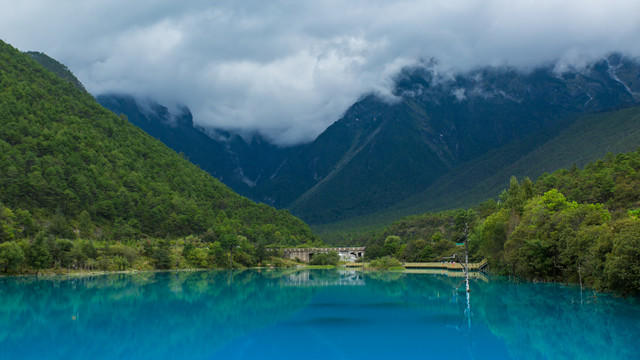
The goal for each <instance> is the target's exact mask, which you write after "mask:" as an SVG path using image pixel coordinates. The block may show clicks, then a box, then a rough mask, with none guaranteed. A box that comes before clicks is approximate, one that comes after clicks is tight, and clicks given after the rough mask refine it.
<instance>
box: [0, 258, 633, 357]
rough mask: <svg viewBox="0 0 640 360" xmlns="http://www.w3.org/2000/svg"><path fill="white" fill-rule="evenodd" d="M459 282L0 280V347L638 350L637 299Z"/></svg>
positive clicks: (599, 353)
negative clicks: (466, 286)
mask: <svg viewBox="0 0 640 360" xmlns="http://www.w3.org/2000/svg"><path fill="white" fill-rule="evenodd" d="M461 280H462V279H460V278H455V277H447V276H443V275H427V274H400V273H382V272H375V273H358V272H352V271H337V270H336V271H320V270H318V271H308V270H307V271H298V272H283V271H274V270H272V271H264V270H263V271H257V270H251V271H236V272H229V271H212V272H190V273H188V272H179V273H142V274H134V275H122V274H119V275H103V276H95V277H91V278H77V279H67V278H66V277H58V278H55V279H51V278H49V279H39V280H38V279H35V278H33V277H20V278H1V279H0V358H1V359H387V358H394V359H406V358H411V359H545V358H546V359H640V302H638V301H637V299H626V300H625V299H619V298H614V297H612V296H609V295H602V294H599V295H598V296H597V297H594V296H593V295H594V294H593V292H584V293H583V294H582V298H581V294H580V291H579V289H577V288H575V287H569V288H567V287H564V286H560V285H554V284H532V283H520V284H516V283H512V282H508V281H505V280H490V281H483V280H473V281H472V283H471V290H472V291H471V294H470V299H469V305H467V298H466V294H465V293H464V292H457V291H456V290H455V288H456V287H458V285H459V284H460V282H461ZM461 288H462V287H461ZM468 309H470V314H471V316H470V317H468V316H467V314H469V310H468Z"/></svg>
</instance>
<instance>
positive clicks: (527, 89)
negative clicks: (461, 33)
mask: <svg viewBox="0 0 640 360" xmlns="http://www.w3.org/2000/svg"><path fill="white" fill-rule="evenodd" d="M639 76H640V66H638V64H637V63H636V62H633V61H631V60H628V59H625V58H623V57H620V56H618V55H612V56H610V57H608V58H607V59H604V60H602V61H599V62H597V63H595V64H593V65H592V66H590V67H588V68H587V69H584V70H582V71H580V72H578V71H571V72H565V73H562V74H559V73H557V72H556V71H554V68H553V66H546V67H541V68H537V69H533V70H532V71H530V72H528V73H522V72H519V71H515V70H512V69H508V68H482V69H478V70H475V71H472V72H469V73H465V74H459V75H456V76H453V77H445V76H442V75H441V74H439V73H438V71H437V67H436V66H434V64H431V63H429V64H423V66H420V67H416V68H412V69H406V70H405V71H404V72H403V73H402V74H401V75H400V76H399V78H398V79H397V88H396V95H397V96H398V99H396V100H397V101H396V102H394V103H388V102H385V101H383V100H381V99H378V98H376V97H375V96H368V97H366V98H364V99H363V100H362V101H360V102H358V103H357V104H355V105H354V106H352V107H351V108H350V109H349V110H348V111H347V113H346V114H345V116H344V117H343V118H342V119H340V120H339V121H337V122H336V123H335V124H334V125H332V126H331V127H329V128H328V129H327V130H326V131H325V132H324V133H323V134H322V135H320V136H319V137H318V139H317V140H316V141H314V142H313V143H312V144H310V145H308V146H307V147H306V148H304V149H303V150H301V151H298V152H297V153H294V154H292V155H291V156H289V157H288V158H287V159H286V161H285V162H283V165H282V167H281V168H280V169H279V171H278V172H277V173H276V174H274V175H273V176H272V179H271V180H270V181H269V182H267V183H265V184H262V185H261V186H262V187H261V189H263V193H264V194H268V197H269V198H270V199H273V200H274V201H275V204H276V205H278V206H284V207H288V208H289V209H291V211H292V212H293V213H294V214H297V215H298V216H300V217H302V218H303V219H305V220H307V221H308V222H310V223H313V224H321V223H328V222H333V221H336V220H340V219H345V218H350V217H354V216H358V215H363V214H367V213H372V212H375V211H379V210H381V209H384V208H387V207H389V206H391V205H393V204H394V203H398V202H400V201H403V200H405V199H407V198H409V197H410V196H412V195H414V194H418V193H421V192H422V191H425V190H426V189H427V188H429V186H431V185H432V184H434V182H435V181H436V180H437V179H439V178H440V177H441V176H443V175H445V174H447V173H448V172H449V171H450V170H451V169H453V168H455V167H457V166H459V165H461V164H464V163H466V162H469V161H473V160H474V159H477V158H478V157H480V156H482V155H483V154H485V153H487V152H489V151H491V150H493V149H497V148H498V147H500V146H502V145H505V144H507V143H509V142H512V141H514V140H519V139H523V138H525V137H528V136H531V135H533V134H538V135H536V136H538V138H539V139H538V140H536V139H535V138H532V139H533V140H532V141H533V144H532V145H535V144H536V142H537V141H540V140H544V138H545V135H544V133H543V132H544V131H547V130H550V129H553V131H560V130H562V129H563V128H565V127H567V126H569V125H570V124H571V122H572V121H573V119H575V116H576V115H578V114H581V113H587V112H595V111H602V110H608V109H617V108H620V107H626V106H630V105H633V104H635V103H637V102H638V101H639V100H640V97H639V96H640V81H638V79H639ZM514 160H515V159H511V161H514ZM508 163H509V161H506V162H504V163H502V164H499V163H498V164H496V166H497V167H501V166H504V165H507V164H508ZM284 189H286V190H284Z"/></svg>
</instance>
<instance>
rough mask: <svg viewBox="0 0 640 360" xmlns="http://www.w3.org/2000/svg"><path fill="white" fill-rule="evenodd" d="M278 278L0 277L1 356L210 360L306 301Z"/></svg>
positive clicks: (307, 294) (306, 292) (305, 291)
mask: <svg viewBox="0 0 640 360" xmlns="http://www.w3.org/2000/svg"><path fill="white" fill-rule="evenodd" d="M279 275H280V274H278V273H273V272H272V273H269V272H267V273H264V272H262V273H259V272H256V271H245V272H226V271H225V272H222V271H219V272H193V273H186V272H185V273H140V274H135V275H122V274H121V275H105V276H97V277H87V278H77V279H71V280H64V279H59V278H57V279H49V280H36V279H35V278H5V279H0V299H2V303H1V305H0V348H2V352H3V356H9V357H8V358H21V359H32V358H33V359H36V358H48V359H74V358H80V359H106V358H109V359H113V358H132V359H153V358H156V359H157V358H165V357H166V356H167V354H174V355H175V358H192V359H197V358H207V357H210V356H211V354H212V353H214V352H215V350H216V349H218V348H220V347H221V346H223V345H224V344H225V343H227V342H228V341H230V340H232V339H234V338H236V337H238V336H242V335H244V334H246V333H248V332H249V331H252V330H253V329H256V328H259V327H264V326H267V325H269V324H273V323H275V322H278V321H281V320H283V319H287V318H288V317H290V316H291V314H293V313H295V312H296V311H299V310H300V309H301V308H303V307H304V306H306V304H308V303H309V302H310V300H311V297H312V295H313V291H312V290H311V289H309V288H302V287H300V288H296V287H288V288H277V287H274V286H270V285H271V283H273V282H277V281H278V279H279ZM11 354H15V355H16V357H12V356H10V355H11ZM18 355H19V356H18Z"/></svg>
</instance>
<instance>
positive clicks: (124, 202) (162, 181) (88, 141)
mask: <svg viewBox="0 0 640 360" xmlns="http://www.w3.org/2000/svg"><path fill="white" fill-rule="evenodd" d="M0 174H1V176H0V202H2V203H3V204H4V206H7V207H9V208H10V209H14V210H20V211H22V212H21V214H23V215H25V216H28V217H29V218H30V219H31V220H32V221H35V224H34V226H35V227H37V228H39V229H42V230H43V231H46V232H49V233H51V234H52V235H59V236H64V237H75V236H82V237H87V238H89V237H100V238H106V239H110V238H114V239H123V238H124V239H130V238H140V237H148V236H154V237H155V236H157V237H173V236H183V235H188V234H201V233H203V232H205V231H207V230H208V229H211V228H215V229H216V230H217V231H218V233H219V234H225V233H229V234H238V235H244V236H246V237H247V238H249V239H250V240H254V241H255V240H257V239H258V238H260V237H262V238H265V240H267V241H268V242H271V243H275V242H283V243H300V242H305V241H307V240H312V239H314V238H315V237H314V235H313V234H312V233H311V231H310V230H309V228H308V226H306V225H305V224H304V223H303V222H302V221H300V220H299V219H296V218H294V217H293V216H291V215H290V214H289V213H288V212H287V211H278V210H275V209H273V208H270V207H268V206H266V205H264V204H255V203H253V202H252V201H250V200H248V199H246V198H243V197H241V196H239V195H237V194H235V193H233V191H231V190H230V189H229V188H227V187H226V186H225V185H223V184H222V183H220V182H219V181H217V180H216V179H214V178H213V177H211V176H210V175H209V174H207V173H206V172H204V171H202V170H200V169H198V168H197V167H196V166H194V165H193V164H191V163H189V162H188V161H187V160H185V159H184V158H182V157H181V156H179V155H178V154H176V153H175V152H173V151H171V150H170V149H168V148H167V147H166V146H164V145H163V144H162V143H160V142H159V141H157V140H155V139H153V138H152V137H150V136H148V135H147V134H145V133H144V132H143V131H141V130H140V129H138V128H137V127H135V126H133V125H131V124H130V123H129V122H127V121H126V120H125V119H124V118H121V117H118V116H115V115H114V114H112V113H111V112H109V111H107V110H106V109H104V108H103V107H101V106H100V105H99V104H97V103H96V102H95V100H94V99H93V98H92V97H91V95H89V94H87V93H86V92H83V91H81V90H79V89H78V88H76V87H75V86H74V85H73V84H72V83H71V82H67V81H64V80H62V79H60V78H59V77H58V76H56V75H54V74H53V73H51V72H49V71H47V70H46V69H45V68H43V67H42V66H40V65H39V64H37V63H36V62H35V61H33V60H32V59H31V58H30V57H29V56H28V55H25V54H22V53H20V52H18V51H17V50H16V49H14V48H13V47H11V46H10V45H7V44H5V43H3V42H0ZM24 210H28V213H26V212H24Z"/></svg>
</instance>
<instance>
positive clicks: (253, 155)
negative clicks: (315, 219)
mask: <svg viewBox="0 0 640 360" xmlns="http://www.w3.org/2000/svg"><path fill="white" fill-rule="evenodd" d="M96 100H97V101H98V103H100V104H101V105H102V106H104V107H106V108H107V109H109V110H111V111H113V112H114V113H116V114H124V115H126V116H127V119H128V120H129V121H130V122H131V123H132V124H134V125H136V126H138V127H139V128H141V129H142V130H144V131H145V132H146V133H148V134H149V135H151V136H153V137H155V138H156V139H158V140H160V141H162V142H163V143H164V144H165V145H167V146H168V147H170V148H171V149H173V150H175V151H176V152H179V153H183V154H185V156H186V157H187V158H188V159H189V160H190V161H191V162H193V163H194V164H196V165H198V166H200V167H201V168H202V169H203V170H205V171H207V172H208V173H210V174H211V175H213V176H215V177H216V178H217V179H218V180H220V181H222V182H223V183H225V184H226V185H227V186H229V187H231V188H232V189H233V190H234V191H236V192H238V193H240V194H243V195H246V196H250V197H251V196H252V195H253V192H252V188H253V187H254V186H255V184H256V183H257V182H259V181H260V180H261V177H262V176H263V174H264V172H265V169H269V168H270V167H273V166H275V165H276V164H278V163H279V162H280V161H281V160H282V158H283V157H284V156H285V155H286V154H287V153H288V152H290V151H291V150H293V149H295V148H288V149H283V148H279V147H277V146H274V145H271V144H269V143H268V142H266V141H264V140H263V139H262V138H261V137H260V136H259V135H254V136H252V138H251V140H250V142H249V143H247V142H246V141H245V140H244V139H243V138H242V137H241V136H239V135H236V134H230V133H228V132H225V131H222V130H215V129H203V128H200V127H197V126H195V125H194V124H193V116H192V115H191V111H190V110H189V109H188V108H187V107H184V106H183V107H179V108H178V109H176V110H174V111H170V110H169V109H168V108H167V107H165V106H163V105H160V104H158V103H157V102H155V101H152V100H140V99H136V98H134V97H133V96H129V95H122V94H102V95H99V96H96Z"/></svg>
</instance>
